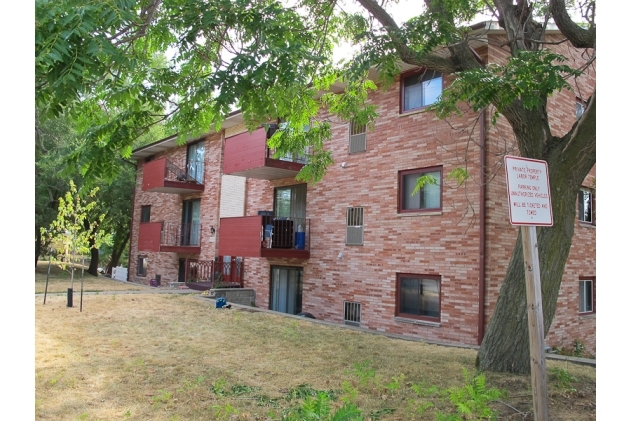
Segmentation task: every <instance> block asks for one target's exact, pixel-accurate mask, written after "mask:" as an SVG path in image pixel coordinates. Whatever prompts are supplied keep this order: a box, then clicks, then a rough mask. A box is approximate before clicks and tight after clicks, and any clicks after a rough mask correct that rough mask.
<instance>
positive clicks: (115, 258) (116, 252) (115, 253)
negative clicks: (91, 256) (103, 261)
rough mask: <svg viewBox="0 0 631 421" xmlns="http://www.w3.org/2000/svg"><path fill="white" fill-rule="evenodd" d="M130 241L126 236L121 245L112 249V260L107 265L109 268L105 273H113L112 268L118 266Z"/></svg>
mask: <svg viewBox="0 0 631 421" xmlns="http://www.w3.org/2000/svg"><path fill="white" fill-rule="evenodd" d="M128 241H129V236H126V237H125V238H124V239H123V242H121V243H120V244H119V245H116V244H115V245H114V247H113V248H112V258H111V259H110V262H109V263H108V264H107V268H106V269H105V273H107V274H110V273H112V268H113V267H116V266H118V263H119V261H120V258H121V256H122V255H123V251H124V250H125V246H126V245H127V242H128Z"/></svg>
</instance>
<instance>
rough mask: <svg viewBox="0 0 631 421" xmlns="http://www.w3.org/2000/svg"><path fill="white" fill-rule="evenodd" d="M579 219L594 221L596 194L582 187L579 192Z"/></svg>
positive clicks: (588, 221) (589, 222)
mask: <svg viewBox="0 0 631 421" xmlns="http://www.w3.org/2000/svg"><path fill="white" fill-rule="evenodd" d="M578 220H579V221H581V222H585V223H587V224H593V223H594V194H593V193H592V192H591V191H589V190H585V189H581V190H580V191H579V192H578Z"/></svg>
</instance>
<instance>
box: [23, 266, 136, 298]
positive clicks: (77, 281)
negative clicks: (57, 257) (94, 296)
mask: <svg viewBox="0 0 631 421" xmlns="http://www.w3.org/2000/svg"><path fill="white" fill-rule="evenodd" d="M85 269H87V267H86V268H85ZM47 272H48V262H38V263H37V270H36V271H35V293H36V294H43V293H44V289H45V287H46V274H47ZM80 287H81V266H77V267H76V268H75V274H74V285H73V289H74V291H75V293H77V292H79V288H80ZM68 288H70V267H67V268H66V270H65V271H64V270H62V269H61V268H60V267H59V266H58V265H56V264H52V265H51V267H50V277H49V280H48V293H49V294H55V293H62V292H63V293H66V292H67V291H68ZM142 289H145V287H142V286H138V285H129V284H125V283H122V282H118V281H114V280H112V279H110V278H107V277H104V276H98V277H94V276H92V275H90V274H89V273H88V272H87V271H86V272H84V274H83V291H87V292H94V291H139V290H142Z"/></svg>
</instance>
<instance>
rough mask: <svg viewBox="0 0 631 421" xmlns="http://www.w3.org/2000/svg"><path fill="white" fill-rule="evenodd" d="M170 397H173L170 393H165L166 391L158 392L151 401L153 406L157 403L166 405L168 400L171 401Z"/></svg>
mask: <svg viewBox="0 0 631 421" xmlns="http://www.w3.org/2000/svg"><path fill="white" fill-rule="evenodd" d="M172 396H173V395H172V394H171V393H169V392H167V391H166V390H159V393H158V394H157V395H156V396H154V397H153V398H152V399H153V403H154V404H155V403H158V402H160V403H167V402H169V400H171V397H172Z"/></svg>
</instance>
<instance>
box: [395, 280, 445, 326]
mask: <svg viewBox="0 0 631 421" xmlns="http://www.w3.org/2000/svg"><path fill="white" fill-rule="evenodd" d="M396 291H397V292H396V294H397V297H396V301H397V304H396V315H397V316H399V317H409V318H413V319H420V320H428V321H433V322H440V276H437V275H417V274H412V273H398V274H397V289H396Z"/></svg>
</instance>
